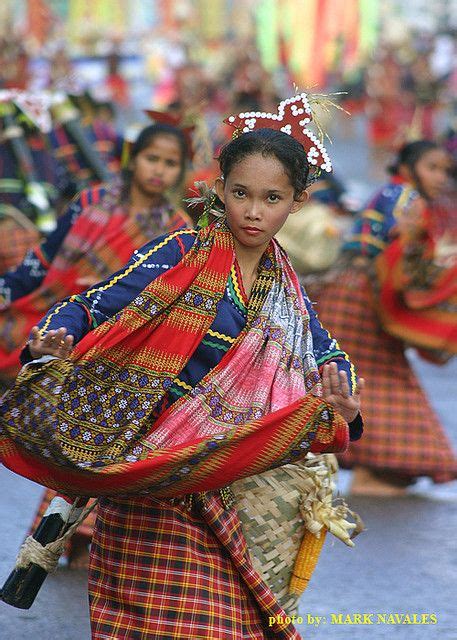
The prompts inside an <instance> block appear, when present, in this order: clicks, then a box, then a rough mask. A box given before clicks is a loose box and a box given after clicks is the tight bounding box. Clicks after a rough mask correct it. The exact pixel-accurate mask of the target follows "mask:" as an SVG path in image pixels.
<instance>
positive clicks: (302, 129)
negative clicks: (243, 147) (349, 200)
mask: <svg viewBox="0 0 457 640" xmlns="http://www.w3.org/2000/svg"><path fill="white" fill-rule="evenodd" d="M312 119H313V112H312V109H311V107H310V104H309V102H308V98H307V95H306V93H300V94H298V95H296V96H294V97H293V98H287V99H286V100H282V101H281V102H280V103H279V106H278V111H277V113H266V112H265V111H262V112H261V111H250V112H248V113H239V114H238V115H237V116H229V117H228V118H226V119H225V120H224V122H225V123H226V124H228V125H230V126H231V127H234V128H235V135H236V133H248V132H249V131H254V130H255V129H276V130H277V131H283V132H284V133H287V134H288V135H289V136H292V137H294V138H295V139H296V140H297V141H298V142H300V144H302V145H303V148H304V149H305V152H306V158H307V160H308V163H309V165H310V168H311V169H312V170H313V172H314V171H317V172H319V173H320V172H321V171H326V172H328V173H330V172H331V171H332V163H331V162H330V158H329V156H328V153H327V150H326V149H325V147H324V145H323V144H322V142H321V141H320V140H319V139H318V137H317V136H316V134H315V133H314V132H313V131H311V130H310V129H308V128H307V126H306V125H308V124H309V123H310V122H311V121H312Z"/></svg>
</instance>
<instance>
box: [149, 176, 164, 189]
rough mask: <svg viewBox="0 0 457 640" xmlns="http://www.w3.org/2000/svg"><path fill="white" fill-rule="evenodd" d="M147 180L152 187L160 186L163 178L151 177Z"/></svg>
mask: <svg viewBox="0 0 457 640" xmlns="http://www.w3.org/2000/svg"><path fill="white" fill-rule="evenodd" d="M148 182H149V184H151V185H152V186H153V187H161V186H162V185H163V180H160V178H151V179H150V180H148Z"/></svg>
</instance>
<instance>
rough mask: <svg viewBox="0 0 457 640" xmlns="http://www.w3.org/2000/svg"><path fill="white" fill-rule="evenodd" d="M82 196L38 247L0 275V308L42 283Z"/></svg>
mask: <svg viewBox="0 0 457 640" xmlns="http://www.w3.org/2000/svg"><path fill="white" fill-rule="evenodd" d="M83 195H84V194H81V195H80V196H78V197H76V198H75V199H74V200H73V201H72V202H71V203H70V205H69V206H68V208H67V210H66V211H65V213H64V214H63V215H62V216H60V218H59V219H58V221H57V228H56V229H55V231H53V232H52V233H51V234H50V235H49V236H48V237H47V238H46V240H44V241H43V242H42V243H41V244H40V245H39V246H37V247H35V248H34V249H30V250H29V251H28V252H27V253H26V255H25V257H24V260H23V261H22V263H21V264H20V265H19V266H17V267H16V268H15V269H13V270H11V271H8V272H6V273H4V274H2V276H0V309H5V308H7V307H8V306H9V305H10V304H11V303H12V302H14V300H18V299H19V298H22V297H24V296H26V295H28V294H29V293H31V292H32V291H34V290H35V289H38V287H39V286H40V285H41V283H42V282H43V280H44V278H45V277H46V274H47V272H48V269H49V266H50V264H51V262H52V261H53V260H54V257H55V255H56V253H57V251H58V250H59V249H60V247H61V245H62V242H63V241H64V240H65V237H66V236H67V234H68V232H69V231H70V229H71V227H72V226H73V224H74V222H75V220H76V219H77V218H78V216H79V215H80V214H81V212H82V210H83V208H84V207H83V204H82V202H83V200H82V198H83Z"/></svg>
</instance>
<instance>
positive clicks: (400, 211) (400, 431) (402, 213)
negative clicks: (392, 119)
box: [317, 140, 457, 496]
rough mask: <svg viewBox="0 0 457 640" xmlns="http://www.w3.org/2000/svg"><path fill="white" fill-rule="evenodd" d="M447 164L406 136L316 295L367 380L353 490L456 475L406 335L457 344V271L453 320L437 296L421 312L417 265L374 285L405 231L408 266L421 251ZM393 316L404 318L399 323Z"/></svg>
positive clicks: (402, 487) (347, 460)
mask: <svg viewBox="0 0 457 640" xmlns="http://www.w3.org/2000/svg"><path fill="white" fill-rule="evenodd" d="M450 167H451V162H450V157H449V155H448V154H447V153H446V152H445V151H444V150H443V149H442V148H441V147H440V146H439V145H438V144H436V143H434V142H430V141H425V140H420V141H416V142H413V143H409V144H407V145H405V146H404V147H403V148H402V149H401V150H400V152H399V154H398V158H397V161H396V163H395V165H394V166H393V167H392V168H391V173H392V177H391V179H390V181H389V182H388V183H387V184H385V185H384V186H383V187H382V188H381V189H380V190H379V191H378V192H377V193H376V194H375V196H374V197H373V198H372V200H371V201H370V202H369V203H368V205H367V207H366V208H365V209H364V211H363V212H362V213H361V214H360V215H359V217H358V218H357V220H356V221H355V223H354V227H353V229H352V233H351V235H350V237H349V239H348V241H347V243H346V244H345V246H344V248H343V249H344V252H343V267H342V268H340V269H339V270H338V271H335V274H334V278H333V281H331V282H326V284H325V286H323V287H322V291H321V292H320V294H319V295H318V303H317V310H318V312H319V317H320V319H321V321H322V322H323V323H324V325H325V326H326V327H327V328H328V329H329V330H330V331H331V332H332V333H335V335H337V336H338V338H339V340H340V344H341V346H342V347H343V348H344V349H347V350H348V352H349V353H350V354H351V357H353V358H354V359H355V361H356V362H357V366H358V369H359V371H360V372H361V374H363V375H364V377H365V378H366V380H367V385H366V391H365V395H364V418H365V420H366V422H367V424H369V425H370V428H369V430H368V431H367V434H366V437H365V438H364V439H363V441H361V442H358V443H354V444H353V445H351V447H350V448H349V450H348V451H347V452H345V453H344V454H342V455H341V456H339V459H340V462H341V464H342V466H345V467H349V468H352V469H353V471H354V475H353V484H352V488H351V492H352V493H353V494H369V495H387V496H389V495H402V494H404V493H405V491H406V488H407V486H408V485H410V484H411V483H413V482H414V480H415V478H417V477H418V476H428V477H430V478H431V479H432V480H433V481H434V482H446V481H449V480H452V479H454V478H457V458H456V456H455V454H454V453H453V451H452V447H451V444H450V442H449V441H448V439H447V437H446V434H445V433H444V431H443V428H442V427H441V425H440V422H439V419H438V417H437V415H436V414H435V412H434V410H433V408H432V406H431V405H430V402H429V401H428V399H427V397H426V395H425V393H424V391H423V390H422V388H421V386H420V384H419V382H418V380H417V378H416V376H415V374H414V372H413V370H412V367H411V365H410V364H409V362H408V360H407V358H406V355H405V342H410V343H412V344H417V345H418V346H421V345H422V344H425V346H427V339H428V342H429V345H430V347H433V346H434V345H435V347H438V345H442V348H443V350H448V351H450V352H452V350H453V352H454V353H455V352H456V346H457V345H456V336H455V326H456V325H455V293H456V292H455V283H456V281H457V280H456V276H455V275H454V279H453V282H454V320H453V323H452V321H449V319H446V318H445V317H444V314H438V313H437V312H436V307H434V305H436V301H435V302H433V301H432V300H431V299H432V296H431V295H429V299H430V304H429V303H428V302H426V301H425V303H424V304H423V305H422V307H423V309H424V311H421V305H420V304H419V303H418V302H417V300H418V297H419V296H418V293H420V296H421V298H424V296H425V295H426V294H427V290H428V287H429V286H430V285H431V282H429V283H427V282H425V281H423V282H421V283H420V287H418V286H417V284H418V283H417V277H411V274H409V275H408V276H407V277H408V280H407V279H406V277H405V276H406V274H403V275H401V276H400V274H399V273H397V275H396V276H395V284H394V286H392V287H391V288H390V294H389V295H386V292H387V290H386V287H384V288H383V292H382V295H381V296H379V295H378V293H377V290H378V288H379V281H378V278H379V276H380V275H382V274H381V273H380V272H379V269H380V268H381V269H382V272H385V268H386V265H387V262H388V261H391V259H392V258H393V254H392V250H394V251H395V252H397V251H398V248H399V245H400V244H401V245H403V246H404V243H405V241H406V236H409V240H408V244H409V250H408V252H407V253H408V256H407V259H408V261H409V263H410V268H411V267H412V261H417V259H418V258H419V257H420V256H419V249H420V247H421V242H423V241H422V240H420V238H419V235H418V232H419V229H420V227H421V225H422V223H423V221H424V219H425V218H424V216H425V214H426V212H427V210H430V208H431V207H432V205H433V202H434V200H435V199H436V198H437V197H438V196H440V195H442V193H443V191H444V189H445V188H446V184H447V182H448V171H449V170H450ZM414 229H415V231H414V233H413V230H414ZM413 235H414V236H415V237H414V238H413ZM381 261H382V263H381ZM420 261H421V264H422V266H421V267H420V268H418V265H416V267H414V271H416V275H420V274H421V273H422V274H423V275H425V274H427V273H428V272H430V267H432V272H433V274H434V276H433V277H434V278H435V279H437V278H436V276H437V271H438V266H437V265H436V264H433V261H434V256H431V255H429V256H428V257H425V254H424V253H423V252H421V257H420ZM381 264H382V265H383V266H382V267H380V265H381ZM427 265H428V266H427ZM454 272H455V267H454ZM449 276H450V274H448V277H447V280H448V281H449V283H450V278H449ZM383 278H384V276H383ZM384 279H385V278H384ZM400 280H401V281H402V284H401V285H400ZM422 280H423V278H422ZM408 281H409V284H408V285H407V286H406V289H407V290H401V291H400V290H398V295H397V298H398V299H397V300H395V299H394V297H393V296H392V294H397V289H398V287H400V289H401V288H402V287H403V286H404V285H405V284H406V282H408ZM419 289H420V291H419ZM428 293H430V292H428ZM444 295H445V292H444ZM408 296H415V297H416V303H415V304H414V307H415V309H414V308H413V307H412V308H410V309H408V308H407V307H406V306H405V304H406V303H407V300H408ZM434 297H435V300H437V299H438V297H437V296H436V295H435V296H434ZM441 297H442V296H441ZM400 298H401V300H400ZM399 303H401V304H399ZM430 311H431V313H430V314H429V312H430ZM392 313H396V317H393V316H392ZM395 320H397V321H398V320H399V321H400V323H399V324H398V325H397V326H395V324H396V323H395ZM452 324H453V327H454V328H453V329H452ZM384 327H385V328H387V329H388V330H389V333H387V332H386V331H384ZM433 331H434V332H435V335H433V333H431V332H433ZM427 332H428V335H426V334H427ZM452 334H453V336H454V338H453V344H451V342H452ZM361 336H363V340H361V339H360V337H361Z"/></svg>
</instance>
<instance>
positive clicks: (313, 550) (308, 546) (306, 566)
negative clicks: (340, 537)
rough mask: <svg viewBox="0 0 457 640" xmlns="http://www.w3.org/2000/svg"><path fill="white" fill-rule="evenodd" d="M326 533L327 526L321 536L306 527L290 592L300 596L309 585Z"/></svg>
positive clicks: (291, 580)
mask: <svg viewBox="0 0 457 640" xmlns="http://www.w3.org/2000/svg"><path fill="white" fill-rule="evenodd" d="M326 535H327V528H326V527H322V529H321V531H320V536H319V537H317V536H315V535H314V533H311V531H308V529H305V533H304V534H303V538H302V541H301V545H300V548H299V550H298V553H297V557H296V558H295V564H294V568H293V571H292V577H291V579H290V583H289V593H291V594H294V595H297V596H299V595H301V594H302V593H303V591H304V590H305V589H306V587H307V586H308V582H309V581H310V578H311V576H312V575H313V571H314V569H315V568H316V565H317V561H318V560H319V556H320V553H321V550H322V546H323V544H324V541H325V536H326Z"/></svg>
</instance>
